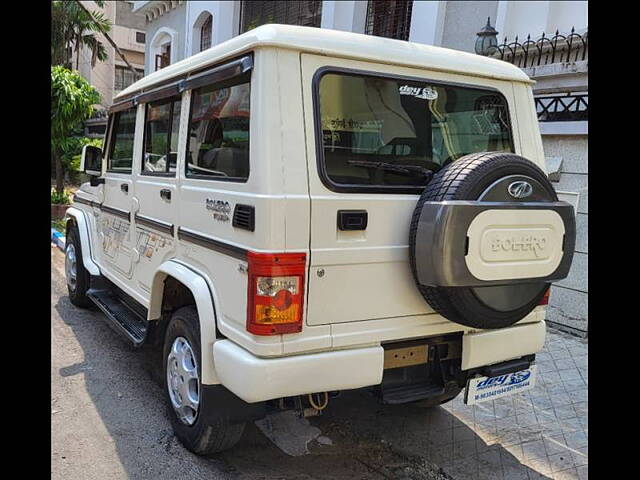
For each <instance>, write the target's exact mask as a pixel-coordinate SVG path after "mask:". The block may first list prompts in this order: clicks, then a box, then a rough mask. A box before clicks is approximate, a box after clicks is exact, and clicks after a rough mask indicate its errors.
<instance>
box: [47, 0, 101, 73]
mask: <svg viewBox="0 0 640 480" xmlns="http://www.w3.org/2000/svg"><path fill="white" fill-rule="evenodd" d="M95 3H96V4H97V5H98V7H103V6H104V1H97V0H96V2H95ZM109 30H111V22H110V21H109V19H107V18H106V17H105V16H104V14H103V13H102V12H99V11H88V10H86V9H84V8H82V6H81V5H79V2H77V1H55V0H54V1H52V2H51V65H65V66H68V65H69V64H70V63H71V55H72V52H73V51H74V50H75V54H76V66H77V65H78V62H79V59H80V50H81V49H82V47H86V48H88V49H89V50H90V51H91V66H95V64H96V61H98V60H100V61H101V62H103V61H105V60H106V59H107V50H106V48H105V46H104V45H103V44H102V42H101V41H100V40H99V39H98V37H97V34H99V33H107V32H109Z"/></svg>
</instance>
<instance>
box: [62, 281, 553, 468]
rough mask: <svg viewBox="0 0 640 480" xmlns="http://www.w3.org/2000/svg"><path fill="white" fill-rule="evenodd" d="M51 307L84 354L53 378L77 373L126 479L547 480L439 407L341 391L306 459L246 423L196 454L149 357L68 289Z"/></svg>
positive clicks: (318, 421)
mask: <svg viewBox="0 0 640 480" xmlns="http://www.w3.org/2000/svg"><path fill="white" fill-rule="evenodd" d="M54 309H55V312H56V313H57V315H59V317H60V318H61V319H62V321H63V322H64V323H65V324H66V325H67V326H68V327H69V328H70V329H71V331H72V333H73V336H74V337H75V339H76V340H77V342H78V344H79V345H80V347H81V348H82V350H83V355H84V360H83V361H82V362H80V363H75V364H72V365H67V366H64V367H62V368H60V369H59V374H60V375H61V376H62V377H75V376H80V375H81V376H83V382H84V385H85V388H86V392H87V393H88V396H89V397H90V400H91V402H92V403H93V405H94V407H95V410H96V411H97V413H98V414H99V416H100V420H101V421H102V423H103V424H104V427H105V428H106V430H107V432H108V434H109V436H110V437H111V439H112V441H113V445H114V446H115V449H116V451H117V455H118V457H119V461H120V463H121V465H122V468H123V469H124V470H125V471H126V474H127V477H128V478H205V477H207V478H249V479H266V478H285V479H294V478H295V479H301V478H320V479H330V478H331V479H333V478H345V479H346V478H349V479H358V478H362V479H365V478H366V479H369V478H439V479H445V478H455V479H467V478H469V479H471V478H505V479H506V478H509V479H511V478H547V477H545V476H543V475H541V474H539V473H538V472H536V471H535V470H533V469H531V468H529V467H527V466H525V465H522V464H520V462H519V460H518V459H517V458H516V457H515V456H514V455H512V453H510V452H509V451H508V450H507V449H505V448H503V447H502V446H500V445H496V444H494V445H490V444H489V441H485V440H484V439H483V437H481V436H480V435H479V434H477V433H476V432H475V431H474V429H473V428H471V427H470V426H467V424H466V423H465V422H464V421H462V420H461V419H460V418H458V417H457V416H456V415H455V414H453V413H451V412H449V411H447V410H445V409H444V408H442V407H435V408H420V407H419V406H415V405H401V406H384V405H380V404H379V403H378V402H377V401H376V400H375V399H374V398H373V397H372V396H371V395H370V394H368V393H367V392H366V391H351V392H345V393H343V394H342V395H341V396H340V397H338V398H336V399H332V400H331V402H330V404H329V407H328V408H327V409H326V410H325V412H324V414H323V415H322V416H319V417H315V418H311V419H310V420H309V422H310V423H311V424H312V425H313V426H315V427H317V428H319V429H320V430H321V431H322V434H321V435H322V436H323V437H326V438H328V439H330V441H326V440H325V441H323V442H322V443H320V442H318V441H316V440H313V441H312V442H310V443H309V445H308V448H309V451H310V453H309V454H307V455H303V456H299V457H292V456H289V455H287V454H285V453H284V452H282V451H281V450H280V449H279V448H278V447H277V446H276V445H274V444H273V443H272V442H271V441H270V440H269V439H268V438H267V437H266V436H265V435H263V434H262V432H261V431H260V430H259V429H258V428H257V427H256V425H254V424H249V425H247V428H246V430H245V433H244V435H243V438H242V440H241V441H240V443H239V444H238V445H237V446H236V447H234V448H233V449H231V450H229V451H227V452H224V453H221V454H218V455H216V456H215V457H214V458H202V457H198V456H195V455H193V454H191V453H190V452H188V451H187V450H186V449H184V448H183V447H182V445H181V444H180V443H179V441H178V440H177V439H176V438H175V437H174V435H173V432H172V429H171V425H170V422H169V418H168V414H167V406H166V403H165V400H164V397H163V392H162V389H161V387H160V386H159V385H158V384H157V383H156V382H155V381H153V380H152V375H151V368H150V362H151V356H150V355H149V353H148V352H146V351H144V350H134V349H133V348H131V347H129V346H127V344H126V343H125V342H124V341H123V340H122V339H121V338H120V337H119V336H118V335H117V334H116V333H115V332H114V331H112V330H111V329H110V328H109V326H108V325H107V324H106V322H105V321H104V320H103V318H102V313H101V312H99V311H97V310H92V309H87V310H82V309H78V308H76V307H74V306H73V305H71V304H70V302H69V299H68V297H67V296H66V292H64V294H63V293H62V292H60V296H59V298H58V301H57V303H56V304H55V305H54ZM301 421H306V420H301ZM471 425H473V423H472V424H471ZM329 443H332V444H329ZM96 461H98V460H96ZM438 467H443V468H444V472H446V473H443V472H442V471H439V469H438ZM449 475H451V476H449Z"/></svg>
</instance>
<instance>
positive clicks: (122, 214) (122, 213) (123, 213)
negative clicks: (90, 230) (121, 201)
mask: <svg viewBox="0 0 640 480" xmlns="http://www.w3.org/2000/svg"><path fill="white" fill-rule="evenodd" d="M100 210H102V211H103V212H107V213H110V214H111V215H115V216H116V217H120V218H124V219H126V220H127V221H128V222H131V213H129V212H127V211H125V210H120V209H119V208H114V207H109V206H107V205H100Z"/></svg>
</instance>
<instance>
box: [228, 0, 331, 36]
mask: <svg viewBox="0 0 640 480" xmlns="http://www.w3.org/2000/svg"><path fill="white" fill-rule="evenodd" d="M321 16H322V2H321V1H300V2H288V1H270V2H269V1H267V2H265V1H249V2H246V1H243V2H242V7H241V11H240V33H244V32H248V31H249V30H252V29H254V28H256V27H259V26H260V25H264V24H266V23H283V24H287V25H302V26H306V27H319V26H320V19H321Z"/></svg>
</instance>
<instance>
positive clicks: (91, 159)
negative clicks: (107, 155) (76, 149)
mask: <svg viewBox="0 0 640 480" xmlns="http://www.w3.org/2000/svg"><path fill="white" fill-rule="evenodd" d="M80 170H81V171H83V172H84V173H86V174H87V175H89V176H90V177H91V178H90V179H89V181H90V183H91V186H93V187H95V186H97V185H99V184H101V183H104V179H100V178H97V177H99V176H100V175H102V150H101V149H100V148H98V147H94V146H93V145H85V146H84V147H82V157H80ZM100 180H102V181H100Z"/></svg>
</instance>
